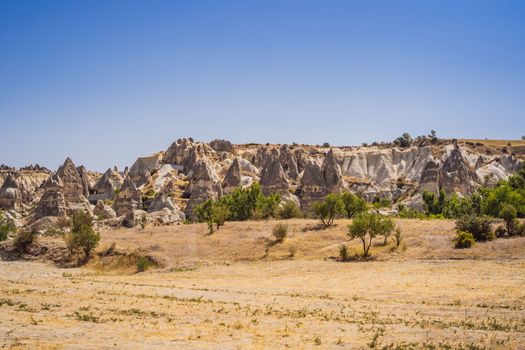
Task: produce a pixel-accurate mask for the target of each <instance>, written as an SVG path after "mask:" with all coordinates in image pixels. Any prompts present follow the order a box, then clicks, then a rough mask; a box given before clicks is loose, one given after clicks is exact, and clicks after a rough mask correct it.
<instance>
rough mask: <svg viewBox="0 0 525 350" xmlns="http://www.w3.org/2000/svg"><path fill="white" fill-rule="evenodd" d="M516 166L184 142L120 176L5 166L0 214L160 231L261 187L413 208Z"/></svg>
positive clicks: (454, 155)
mask: <svg viewBox="0 0 525 350" xmlns="http://www.w3.org/2000/svg"><path fill="white" fill-rule="evenodd" d="M521 164H522V160H521V159H520V158H519V156H516V155H515V154H512V153H511V154H509V153H508V150H506V149H505V150H503V149H498V148H497V147H489V146H487V145H483V147H481V146H477V145H475V144H473V143H469V142H458V141H456V140H437V141H435V140H432V141H430V140H429V139H423V140H420V142H419V143H417V144H414V145H412V146H410V147H406V148H400V147H397V146H394V145H392V144H377V145H374V146H362V147H328V146H325V147H322V146H309V145H296V144H294V145H256V144H248V145H232V144H231V143H230V142H229V141H226V140H214V141H212V142H210V143H209V144H207V143H204V142H196V141H194V140H193V139H191V138H184V139H178V140H176V141H175V142H173V143H172V144H171V145H170V146H169V147H168V148H167V149H166V150H165V151H161V152H158V153H156V154H154V155H152V156H149V157H140V158H138V159H137V161H136V162H135V163H134V164H133V165H132V166H131V167H130V168H129V171H128V170H127V169H126V170H125V171H123V172H120V171H118V169H116V168H114V169H111V168H110V169H108V170H107V171H106V172H105V173H104V174H97V173H93V172H89V171H88V170H87V169H86V168H85V167H83V166H78V167H77V166H75V164H74V163H73V161H72V160H71V159H69V158H67V159H66V160H65V162H64V164H63V165H62V166H61V167H60V168H59V169H58V170H57V171H56V172H55V173H51V172H49V171H47V170H46V169H44V168H41V167H32V168H25V169H24V170H16V169H14V168H10V167H7V166H4V167H3V168H2V169H0V207H1V208H2V209H4V210H7V211H9V212H10V213H11V214H10V215H11V216H17V217H22V218H23V220H20V225H30V224H34V223H35V222H36V221H38V220H42V219H43V218H48V217H52V218H57V217H67V216H68V215H71V213H72V212H73V211H75V210H83V211H86V212H89V213H90V214H92V215H94V216H95V217H96V218H97V219H98V220H99V221H98V222H99V224H100V225H104V224H107V225H112V226H115V225H124V226H128V227H131V226H135V225H137V224H138V223H139V222H140V221H141V220H142V221H144V220H145V221H146V222H150V223H153V224H158V225H166V224H174V223H180V222H182V221H183V220H184V219H185V218H186V217H188V218H190V219H193V210H194V208H195V206H196V205H198V204H199V203H201V202H202V201H204V200H206V199H209V198H213V199H218V198H220V197H222V196H223V195H225V194H228V193H231V192H232V191H233V190H234V189H235V188H236V187H247V186H250V185H251V184H252V183H253V182H259V183H260V184H261V189H262V191H263V192H264V193H265V194H270V193H279V194H280V195H281V198H283V200H285V201H287V200H292V201H294V202H296V203H298V204H299V205H300V206H301V207H302V208H303V209H305V210H307V209H308V208H309V207H310V205H311V204H312V203H313V202H315V201H317V200H320V199H322V198H323V197H324V196H325V195H327V194H329V193H340V192H342V191H351V192H354V193H357V194H359V195H361V196H362V197H363V198H365V199H367V200H368V201H374V200H377V199H378V198H384V199H388V200H390V201H392V202H403V203H405V204H407V205H408V206H409V207H414V208H420V207H421V200H420V195H419V194H420V193H421V192H422V191H432V192H437V191H439V190H440V189H443V190H444V191H445V192H446V193H447V194H453V193H457V194H458V195H467V194H470V193H472V192H473V191H475V190H476V189H477V188H478V187H479V186H482V185H491V184H494V183H495V182H497V181H498V180H500V179H505V178H507V177H508V176H509V175H510V174H512V173H513V172H515V171H517V170H518V169H519V167H520V165H521ZM15 214H16V215H15ZM46 220H47V219H46ZM51 221H52V220H51ZM46 222H50V220H47V221H46Z"/></svg>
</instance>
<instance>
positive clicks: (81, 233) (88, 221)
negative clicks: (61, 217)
mask: <svg viewBox="0 0 525 350" xmlns="http://www.w3.org/2000/svg"><path fill="white" fill-rule="evenodd" d="M64 240H65V242H66V245H67V247H68V249H69V251H70V252H71V254H76V255H77V256H80V255H83V257H82V259H81V262H83V263H86V262H87V261H88V260H89V259H90V258H91V253H92V252H93V250H94V249H95V248H96V247H97V246H98V243H99V241H100V234H99V233H98V232H97V231H95V229H94V228H93V218H92V217H91V215H89V214H88V213H86V212H83V211H76V212H75V213H73V215H72V217H71V232H69V233H67V234H65V235H64Z"/></svg>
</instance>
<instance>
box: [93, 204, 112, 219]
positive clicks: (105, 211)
mask: <svg viewBox="0 0 525 350" xmlns="http://www.w3.org/2000/svg"><path fill="white" fill-rule="evenodd" d="M93 214H94V215H96V216H97V218H98V219H99V220H107V219H114V218H116V217H117V213H116V212H115V210H113V208H111V207H110V206H109V205H106V204H104V202H103V201H101V200H99V201H98V202H97V205H96V206H95V209H93Z"/></svg>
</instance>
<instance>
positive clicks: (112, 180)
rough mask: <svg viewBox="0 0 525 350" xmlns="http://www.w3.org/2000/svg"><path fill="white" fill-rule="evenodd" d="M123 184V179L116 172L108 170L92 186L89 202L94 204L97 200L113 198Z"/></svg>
mask: <svg viewBox="0 0 525 350" xmlns="http://www.w3.org/2000/svg"><path fill="white" fill-rule="evenodd" d="M123 182H124V179H123V178H122V176H121V175H120V173H119V172H118V170H117V171H115V170H113V169H111V168H109V169H108V170H106V172H105V173H104V174H103V175H102V176H101V177H100V179H98V181H97V183H96V184H95V185H94V186H93V194H92V195H91V196H90V197H89V200H90V201H91V202H95V203H96V202H97V201H98V200H105V199H111V198H113V196H114V195H115V194H116V193H117V192H118V190H120V187H121V186H122V183H123Z"/></svg>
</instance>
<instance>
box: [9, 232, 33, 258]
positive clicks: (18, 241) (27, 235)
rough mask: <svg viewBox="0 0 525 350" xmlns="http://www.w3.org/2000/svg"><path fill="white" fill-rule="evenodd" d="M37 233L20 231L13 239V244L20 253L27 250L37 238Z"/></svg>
mask: <svg viewBox="0 0 525 350" xmlns="http://www.w3.org/2000/svg"><path fill="white" fill-rule="evenodd" d="M36 235H37V234H36V233H34V232H30V231H20V232H18V234H17V235H16V237H15V240H14V241H13V246H14V247H15V250H16V251H17V252H20V253H24V252H26V251H27V248H29V246H31V244H33V243H34V242H35V240H36Z"/></svg>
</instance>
